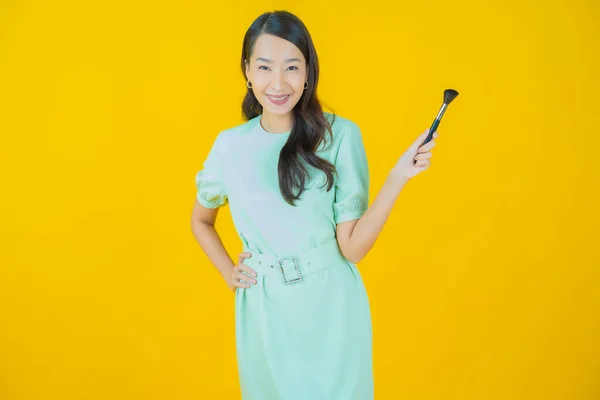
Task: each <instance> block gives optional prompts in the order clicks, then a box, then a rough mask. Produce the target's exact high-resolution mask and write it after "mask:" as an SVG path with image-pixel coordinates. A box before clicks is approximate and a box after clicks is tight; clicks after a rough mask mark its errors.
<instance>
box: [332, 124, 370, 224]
mask: <svg viewBox="0 0 600 400" xmlns="http://www.w3.org/2000/svg"><path fill="white" fill-rule="evenodd" d="M349 122H350V124H349V126H348V127H347V128H346V129H345V131H344V132H343V133H342V136H341V138H340V145H339V148H338V153H337V156H336V159H335V167H336V170H337V179H336V183H335V200H334V204H333V216H334V221H335V223H336V224H339V223H341V222H345V221H350V220H353V219H359V218H360V217H361V216H362V215H363V214H364V213H365V211H367V208H368V204H369V166H368V164H367V155H366V152H365V147H364V144H363V140H362V135H361V131H360V128H359V126H358V125H357V124H356V123H354V122H352V121H349Z"/></svg>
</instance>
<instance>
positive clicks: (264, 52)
mask: <svg viewBox="0 0 600 400" xmlns="http://www.w3.org/2000/svg"><path fill="white" fill-rule="evenodd" d="M246 76H247V77H248V80H250V83H251V84H252V89H251V90H252V91H253V92H254V96H255V97H256V98H257V99H258V102H259V103H260V104H261V105H262V106H263V112H268V113H271V114H275V115H285V114H287V113H289V112H291V111H292V109H293V108H294V106H295V105H296V103H298V100H300V97H301V96H302V93H303V92H304V82H306V77H307V73H306V60H305V59H304V56H303V55H302V52H301V51H300V49H298V48H297V47H296V46H295V45H294V44H292V43H291V42H288V41H287V40H285V39H282V38H280V37H277V36H273V35H269V34H262V35H260V36H259V37H258V39H256V43H255V45H254V50H253V53H252V54H251V56H250V57H249V58H248V59H247V60H246Z"/></svg>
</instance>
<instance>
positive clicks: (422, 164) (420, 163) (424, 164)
mask: <svg viewBox="0 0 600 400" xmlns="http://www.w3.org/2000/svg"><path fill="white" fill-rule="evenodd" d="M430 164H431V161H430V160H428V159H427V160H419V161H417V162H416V163H415V167H428V166H429V165H430Z"/></svg>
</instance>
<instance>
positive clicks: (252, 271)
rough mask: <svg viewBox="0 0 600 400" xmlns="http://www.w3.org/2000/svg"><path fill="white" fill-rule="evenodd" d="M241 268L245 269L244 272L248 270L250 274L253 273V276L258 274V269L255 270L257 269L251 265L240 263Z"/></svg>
mask: <svg viewBox="0 0 600 400" xmlns="http://www.w3.org/2000/svg"><path fill="white" fill-rule="evenodd" d="M239 269H241V270H242V271H244V272H247V273H249V274H250V275H252V276H256V275H257V274H256V271H255V270H253V269H252V268H250V267H249V266H247V265H246V264H240V265H239Z"/></svg>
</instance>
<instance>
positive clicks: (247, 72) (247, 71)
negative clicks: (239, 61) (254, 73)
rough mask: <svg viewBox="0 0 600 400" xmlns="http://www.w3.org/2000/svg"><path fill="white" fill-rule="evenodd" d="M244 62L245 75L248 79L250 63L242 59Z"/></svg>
mask: <svg viewBox="0 0 600 400" xmlns="http://www.w3.org/2000/svg"><path fill="white" fill-rule="evenodd" d="M244 64H245V65H246V77H247V78H248V79H250V64H249V63H248V60H247V59H246V60H244Z"/></svg>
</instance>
